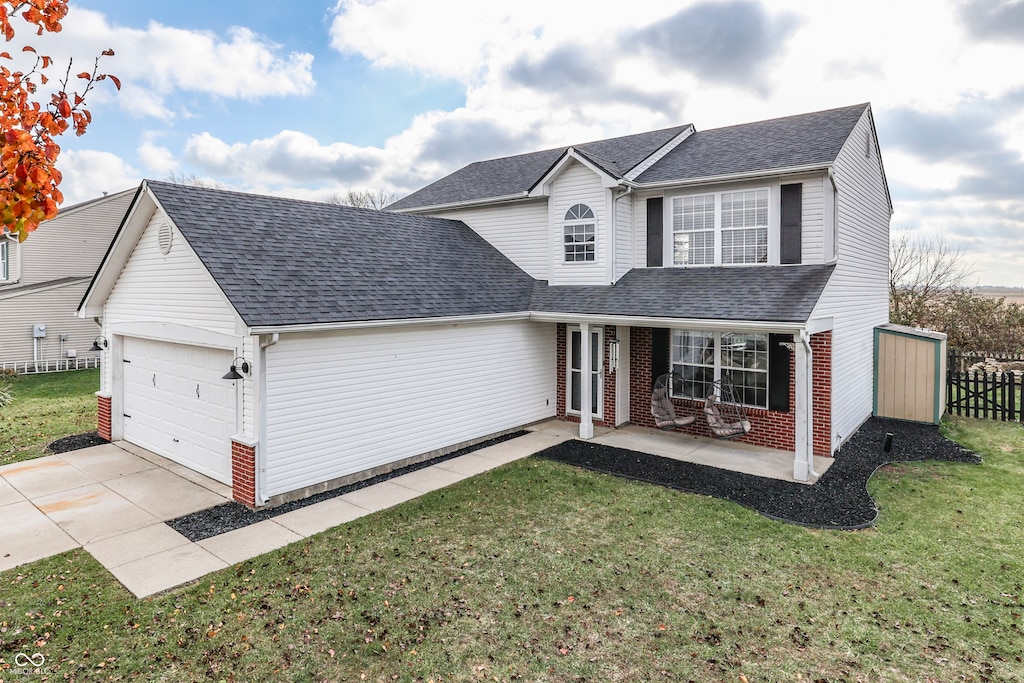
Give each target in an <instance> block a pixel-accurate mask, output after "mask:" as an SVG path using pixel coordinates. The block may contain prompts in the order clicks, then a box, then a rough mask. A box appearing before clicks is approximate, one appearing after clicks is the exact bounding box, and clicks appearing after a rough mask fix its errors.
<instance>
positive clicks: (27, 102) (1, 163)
mask: <svg viewBox="0 0 1024 683" xmlns="http://www.w3.org/2000/svg"><path fill="white" fill-rule="evenodd" d="M67 13H68V4H67V0H22V1H19V2H15V1H13V0H0V32H2V33H3V35H4V41H5V42H6V43H7V45H8V46H10V45H11V43H12V42H13V41H14V38H15V33H16V32H15V24H18V23H19V20H24V21H25V22H27V24H28V25H29V26H28V27H29V28H30V29H34V30H35V34H36V35H42V34H43V32H44V31H45V32H48V33H58V32H60V30H61V21H62V20H63V19H64V17H65V16H66V15H67ZM20 51H21V52H22V53H28V55H26V56H28V57H29V58H30V61H32V65H31V68H30V69H28V70H27V71H26V70H23V69H17V68H15V67H14V66H13V64H14V62H15V58H14V56H12V55H11V53H10V52H9V51H4V52H0V123H2V130H3V140H2V144H3V147H2V154H0V226H2V227H3V228H6V229H7V230H9V231H10V232H12V233H15V234H17V235H18V239H19V240H21V241H24V240H25V238H26V237H28V235H29V233H31V232H32V231H33V230H35V229H36V228H37V227H39V224H40V223H41V222H43V221H45V220H48V219H50V218H53V217H54V216H56V215H57V208H58V206H59V205H60V203H61V202H62V201H63V200H64V197H63V195H62V194H61V192H60V189H59V188H58V186H59V185H60V182H61V173H60V171H59V170H57V167H56V163H57V157H58V155H59V154H60V146H59V145H58V144H57V143H56V142H54V139H55V138H57V137H59V136H60V135H63V134H64V132H65V131H67V130H68V129H69V128H71V129H74V131H75V134H76V135H82V134H84V133H85V130H86V128H88V126H89V124H90V123H91V122H92V115H91V114H90V113H89V110H88V109H86V108H85V97H86V95H88V94H89V91H90V90H92V88H93V87H94V86H95V85H96V83H98V82H99V81H103V80H107V79H109V80H110V81H111V82H112V83H113V84H114V85H115V87H117V89H118V90H120V89H121V83H120V82H119V81H118V80H117V78H116V77H114V76H112V75H110V74H103V73H100V72H99V63H100V58H101V57H103V56H111V55H113V54H114V52H113V50H104V52H103V53H102V55H100V57H96V58H95V60H94V62H93V67H92V69H91V70H89V71H82V72H81V73H78V74H76V75H75V76H74V78H76V79H78V81H77V82H78V88H77V89H76V88H74V87H72V88H70V91H69V82H70V81H71V78H72V73H71V66H72V62H71V61H69V62H68V64H67V68H66V70H65V71H64V74H63V78H61V79H60V80H59V85H60V87H59V89H58V90H57V91H56V92H55V93H53V94H51V95H49V97H48V101H45V102H44V101H41V100H45V99H47V98H46V97H45V96H43V95H42V94H41V93H38V91H39V89H40V87H42V86H46V85H47V84H48V83H49V82H50V78H49V76H48V71H49V70H50V69H51V68H52V67H53V60H52V59H51V58H50V57H48V56H46V55H40V54H38V53H37V52H36V50H35V48H34V47H32V46H31V45H24V46H22V47H21V50H20ZM37 93H38V94H37Z"/></svg>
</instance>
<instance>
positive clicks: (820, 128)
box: [637, 104, 868, 183]
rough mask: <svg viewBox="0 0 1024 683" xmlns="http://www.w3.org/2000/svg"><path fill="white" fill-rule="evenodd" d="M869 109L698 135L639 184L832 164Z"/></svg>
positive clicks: (822, 113) (854, 108)
mask: <svg viewBox="0 0 1024 683" xmlns="http://www.w3.org/2000/svg"><path fill="white" fill-rule="evenodd" d="M867 108H868V105H867V104H857V105H853V106H850V107H841V108H839V109H829V110H827V111H820V112H814V113H811V114H799V115H797V116H787V117H785V118H781V119H771V120H769V121H759V122H757V123H745V124H742V125H737V126H728V127H725V128H715V129H713V130H706V131H697V132H696V133H694V134H693V135H690V136H689V137H687V138H686V139H685V140H683V142H682V143H680V144H679V146H677V147H676V148H675V149H673V150H672V151H670V152H669V153H668V154H666V155H665V156H664V157H662V158H661V159H659V160H658V161H657V162H656V163H655V164H654V165H652V166H651V167H650V168H649V169H647V170H646V171H644V172H643V173H641V174H640V176H639V177H638V178H637V182H638V183H657V182H671V181H674V180H692V179H696V178H708V177H714V176H721V175H731V174H735V173H746V172H751V171H771V170H776V169H783V168H792V167H795V166H805V165H815V164H827V163H830V162H832V161H834V160H835V158H836V156H837V155H838V154H839V150H840V149H841V148H842V146H843V143H845V142H846V139H847V138H848V137H849V136H850V132H851V131H852V130H853V127H854V126H855V125H856V124H857V122H858V121H859V120H860V118H861V116H862V115H863V114H864V110H865V109H867Z"/></svg>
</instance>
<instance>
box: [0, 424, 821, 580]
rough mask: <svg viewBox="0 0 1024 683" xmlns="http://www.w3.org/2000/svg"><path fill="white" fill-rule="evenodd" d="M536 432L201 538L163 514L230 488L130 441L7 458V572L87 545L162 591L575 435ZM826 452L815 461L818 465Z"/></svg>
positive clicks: (606, 438)
mask: <svg viewBox="0 0 1024 683" xmlns="http://www.w3.org/2000/svg"><path fill="white" fill-rule="evenodd" d="M577 429H578V428H577V426H576V425H575V424H572V423H569V422H563V421H558V420H550V421H547V422H544V423H540V424H537V425H534V426H532V427H530V428H529V433H528V434H526V435H524V436H520V437H517V438H514V439H510V440H507V441H503V442H501V443H498V444H494V445H491V446H487V447H484V448H480V449H478V450H475V451H473V452H472V453H468V454H465V455H461V456H458V457H455V458H452V459H450V460H445V461H443V462H439V463H436V464H434V465H430V466H428V467H424V468H422V469H420V470H416V471H413V472H410V473H408V474H404V475H401V476H397V477H394V478H392V479H390V480H387V481H382V482H380V483H377V484H374V485H372V486H367V487H365V488H362V489H358V490H355V491H350V492H348V493H344V494H341V495H338V496H336V497H334V498H329V499H327V500H323V501H320V502H317V503H314V504H311V505H308V506H306V507H302V508H299V509H296V510H292V511H290V512H286V513H283V514H280V515H278V516H275V517H272V518H270V519H266V520H263V521H260V522H257V523H255V524H252V525H250V526H247V527H243V528H240V529H235V530H234V531H230V532H227V533H224V534H220V535H218V536H213V537H210V538H206V539H204V540H201V541H199V542H196V543H193V542H192V541H190V540H189V539H187V538H186V537H185V536H183V535H181V534H179V533H178V532H177V531H175V530H173V529H171V528H170V527H169V526H167V525H166V524H165V523H164V522H166V521H167V520H170V519H174V518H177V517H180V516H182V515H186V514H189V513H192V512H195V511H198V510H203V509H206V508H210V507H214V506H217V505H220V504H222V503H225V502H227V501H228V500H230V494H231V491H230V488H229V487H227V486H224V485H223V484H220V483H218V482H215V481H213V480H211V479H207V478H206V477H203V476H202V475H199V474H197V473H195V472H193V471H191V470H188V469H187V468H184V467H182V466H181V465H178V464H176V463H173V462H171V461H168V460H166V459H164V458H161V457H160V456H157V455H155V454H153V453H150V452H148V451H145V450H144V449H140V448H138V447H136V446H132V445H130V444H125V443H120V442H119V443H115V444H105V445H102V446H95V447H92V448H86V449H82V450H80V451H73V452H70V453H64V454H60V455H52V456H47V457H44V458H39V459H37V460H32V461H28V462H24V463H15V464H13V465H6V466H4V467H0V519H2V520H3V524H2V525H0V570H5V569H10V568H12V567H16V566H18V565H20V564H24V563H26V562H33V561H35V560H38V559H42V558H44V557H48V556H50V555H54V554H57V553H61V552H65V551H67V550H71V549H73V548H76V547H84V548H85V550H86V551H87V552H89V553H90V554H92V555H93V557H95V558H96V559H97V560H98V561H99V562H100V563H101V564H102V565H103V566H104V567H106V568H107V569H108V570H110V572H111V573H112V574H113V575H114V576H115V577H116V578H117V579H118V580H119V581H120V582H121V583H122V584H123V585H124V586H125V587H126V588H127V589H128V590H129V591H131V592H132V593H133V594H134V595H135V596H136V597H145V596H148V595H153V594H155V593H159V592H162V591H165V590H168V589H170V588H174V587H175V586H179V585H181V584H183V583H188V582H190V581H194V580H196V579H198V578H200V577H202V576H204V575H206V574H208V573H210V572H213V571H217V570H218V569H223V568H225V567H228V566H230V565H232V564H235V563H237V562H241V561H244V560H247V559H249V558H252V557H255V556H257V555H261V554H263V553H267V552H270V551H272V550H275V549H277V548H280V547H283V546H285V545H288V544H290V543H294V542H296V541H299V540H302V539H303V538H307V537H309V536H312V535H313V534H317V533H320V532H322V531H325V530H327V529H329V528H331V527H334V526H337V525H340V524H345V523H347V522H351V521H353V520H355V519H358V518H359V517H363V516H365V515H368V514H372V513H374V512H377V511H379V510H383V509H385V508H388V507H392V506H394V505H398V504H400V503H403V502H406V501H409V500H412V499H414V498H417V497H419V496H421V495H423V494H425V493H428V492H430V491H433V490H436V489H439V488H443V487H445V486H449V485H451V484H454V483H456V482H459V481H462V480H463V479H467V478H469V477H472V476H475V475H477V474H480V473H483V472H486V471H488V470H490V469H493V468H495V467H498V466H500V465H503V464H506V463H509V462H512V461H514V460H518V459H520V458H525V457H528V456H530V455H533V454H534V453H537V452H539V451H542V450H544V449H545V448H548V447H551V446H554V445H556V444H559V443H561V442H563V441H566V440H568V439H573V438H576V437H577V433H578V432H577ZM596 431H597V433H596V434H595V438H594V441H596V442H598V443H604V444H606V445H611V446H615V447H619V448H627V449H630V450H637V451H644V452H648V453H653V454H655V455H661V456H664V457H670V458H676V459H680V460H687V461H689V462H697V463H702V464H707V465H711V466H713V467H720V468H723V469H732V470H736V471H740V472H747V473H750V474H756V475H758V476H762V477H773V478H779V479H788V480H790V481H792V459H791V458H792V456H790V455H788V454H784V453H779V452H778V451H770V450H767V449H756V448H751V447H747V446H742V445H740V444H734V443H730V442H726V443H720V442H713V441H710V440H707V439H697V438H695V437H690V436H686V435H684V434H679V433H670V434H667V433H662V432H658V431H657V430H649V429H643V428H637V427H624V428H621V429H618V430H610V429H598V430H596ZM829 464H830V461H828V459H824V458H822V459H816V467H817V468H818V472H819V473H821V472H824V471H825V469H827V467H828V466H829Z"/></svg>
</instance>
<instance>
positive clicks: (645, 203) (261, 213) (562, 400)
mask: <svg viewBox="0 0 1024 683" xmlns="http://www.w3.org/2000/svg"><path fill="white" fill-rule="evenodd" d="M389 209H390V210H391V211H393V212H396V213H392V212H373V211H365V210H358V209H351V208H346V207H334V206H328V205H320V204H315V203H310V202H298V201H294V200H287V199H280V198H272V197H258V196H253V195H244V194H238V193H231V192H223V191H216V190H206V189H202V188H189V187H179V186H173V185H167V184H163V183H150V182H147V183H144V184H143V186H142V188H140V191H139V194H138V195H137V197H136V199H135V201H134V202H133V204H132V207H131V208H130V210H129V213H128V216H127V218H126V219H125V221H124V224H123V226H122V228H121V230H120V231H119V233H118V235H117V236H116V237H115V240H114V243H113V245H112V247H111V250H110V251H109V252H108V256H107V259H106V260H105V262H104V264H103V265H102V266H101V268H100V269H99V271H98V272H97V274H96V277H95V278H94V279H93V282H92V284H91V285H90V288H89V290H88V292H87V294H86V296H85V297H84V299H83V301H82V304H81V307H80V310H79V315H81V316H88V317H92V316H96V317H99V318H101V320H102V323H103V325H104V335H105V336H104V338H105V340H106V341H108V342H109V348H108V350H107V352H106V353H107V354H108V359H109V360H110V361H111V362H108V363H106V364H105V367H106V368H107V370H106V371H105V372H104V374H103V385H102V388H101V391H100V393H99V394H98V396H99V406H100V422H101V431H102V432H103V433H104V435H106V436H108V437H112V438H115V439H121V438H123V439H127V440H129V441H133V442H135V443H137V444H139V445H141V446H144V447H146V448H150V449H151V450H154V451H155V452H157V453H160V454H162V455H166V456H167V457H170V458H172V459H175V460H177V461H179V462H182V463H184V464H187V465H189V466H190V467H193V468H195V469H197V470H199V471H201V472H204V473H206V474H208V475H210V476H213V477H215V478H218V479H220V480H221V481H225V482H228V483H231V485H232V486H233V488H234V489H235V496H236V498H237V499H238V500H241V501H243V502H246V503H247V504H250V505H260V504H264V503H267V502H274V501H278V500H284V499H287V498H291V497H297V496H299V495H302V494H307V493H310V492H314V491H317V490H322V489H324V488H328V487H331V486H337V485H341V484H344V483H347V482H349V481H353V480H356V479H359V478H365V477H366V476H372V475H373V474H377V473H379V472H381V471H385V470H387V469H391V468H395V467H398V466H401V465H404V464H408V463H411V462H414V461H416V460H422V459H424V458H426V457H430V456H431V455H434V454H437V453H440V452H443V451H445V450H447V449H451V448H454V447H458V446H459V445H463V444H466V443H471V442H474V441H478V440H481V439H484V438H487V437H489V436H491V435H494V434H496V433H500V432H502V431H505V430H509V429H514V428H517V427H519V426H522V425H525V424H529V423H531V422H534V421H538V420H542V419H545V418H550V417H554V416H559V417H563V418H565V419H570V420H574V421H578V422H579V430H580V436H581V437H582V438H590V437H591V436H592V435H593V430H594V426H595V425H606V426H609V427H615V426H618V425H621V424H624V423H627V422H629V423H633V424H639V425H649V426H650V425H653V418H652V416H651V388H652V384H653V381H654V379H655V378H656V377H658V376H659V375H663V374H665V373H669V372H674V373H675V374H676V376H677V377H678V378H679V381H677V382H675V383H673V385H672V393H673V396H672V400H673V401H674V403H675V405H676V407H677V410H679V411H681V412H694V411H700V409H701V405H702V401H703V400H704V399H705V398H706V396H707V394H708V393H710V392H714V391H716V386H717V384H716V383H717V382H720V381H722V380H728V385H729V386H730V387H732V388H734V389H735V396H736V397H737V399H736V400H737V401H738V402H740V403H742V404H743V406H744V410H745V411H746V414H747V417H748V421H749V425H750V429H749V431H748V432H747V433H745V434H743V435H742V436H740V437H739V439H741V440H744V441H747V442H750V443H755V444H760V445H764V446H769V447H773V448H778V449H782V450H785V451H788V452H791V453H793V463H794V477H795V478H796V479H800V480H807V479H809V478H811V477H812V476H813V468H812V465H811V463H812V461H813V457H812V456H813V455H814V454H817V455H832V454H833V453H834V452H835V450H836V449H837V448H838V447H839V446H840V445H841V444H842V443H843V441H844V440H845V439H846V438H848V437H849V436H850V435H852V433H853V432H854V431H855V430H856V429H857V427H858V426H859V425H860V424H861V423H862V422H863V421H864V420H865V419H866V418H867V417H868V416H869V415H870V414H871V407H872V406H871V404H872V400H871V398H872V397H871V387H872V339H873V334H872V331H873V328H874V327H875V326H876V325H879V324H882V323H885V322H886V321H887V316H888V288H887V282H888V226H889V218H890V215H891V212H892V206H891V201H890V198H889V194H888V189H887V185H886V180H885V174H884V170H883V167H882V162H881V158H880V155H879V148H878V143H877V139H876V135H875V128H874V122H873V119H872V114H871V108H870V106H869V105H866V104H864V105H856V106H852V107H844V108H840V109H833V110H829V111H823V112H817V113H812V114H804V115H799V116H793V117H787V118H782V119H775V120H771V121H762V122H758V123H751V124H745V125H738V126H731V127H727V128H720V129H714V130H708V131H697V130H695V128H694V127H693V126H680V127H676V128H670V129H665V130H659V131H652V132H649V133H642V134H638V135H630V136H626V137H621V138H614V139H610V140H602V141H598V142H591V143H586V144H580V145H573V146H567V147H563V148H556V149H551V150H546V151H542V152H535V153H531V154H524V155H518V156H513V157H506V158H502V159H495V160H491V161H483V162H478V163H474V164H471V165H469V166H467V167H465V168H463V169H460V170H458V171H456V172H455V173H453V174H451V175H449V176H447V177H445V178H442V179H440V180H438V181H437V182H435V183H433V184H431V185H429V186H427V187H425V188H423V189H422V190H420V191H418V192H415V193H413V194H412V195H410V196H408V197H406V198H404V199H402V200H401V201H399V202H396V203H395V204H394V205H392V206H391V207H389ZM269 245H273V248H268V247H269ZM229 368H230V371H229ZM685 429H689V430H692V431H693V433H696V434H709V432H708V428H707V423H706V422H705V421H703V420H697V421H696V422H694V423H693V425H692V426H690V427H687V428H685Z"/></svg>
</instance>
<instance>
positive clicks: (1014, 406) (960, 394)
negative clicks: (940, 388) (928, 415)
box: [946, 351, 1024, 423]
mask: <svg viewBox="0 0 1024 683" xmlns="http://www.w3.org/2000/svg"><path fill="white" fill-rule="evenodd" d="M1016 364H1024V356H1017V355H1012V354H971V353H961V352H956V351H954V352H951V353H950V354H949V357H948V360H947V364H946V368H947V369H946V410H948V411H949V412H950V413H951V414H953V415H963V416H964V417H980V418H984V419H990V420H1001V421H1003V422H1022V423H1024V395H1022V385H1024V369H1016ZM1006 366H1011V367H1013V369H1006Z"/></svg>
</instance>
